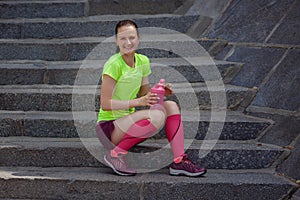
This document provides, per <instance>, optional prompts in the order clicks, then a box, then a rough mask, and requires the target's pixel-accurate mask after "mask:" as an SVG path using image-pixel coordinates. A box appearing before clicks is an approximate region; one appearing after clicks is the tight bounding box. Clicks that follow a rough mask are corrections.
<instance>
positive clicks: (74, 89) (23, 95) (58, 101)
mask: <svg viewBox="0 0 300 200" xmlns="http://www.w3.org/2000/svg"><path fill="white" fill-rule="evenodd" d="M206 84H207V83H206ZM206 84H205V83H192V84H189V83H174V84H172V88H173V90H174V94H172V95H170V96H169V97H168V99H169V100H173V101H175V102H177V103H178V104H179V106H180V107H181V108H182V109H185V110H187V109H195V108H199V107H200V108H201V109H210V108H211V107H212V106H213V107H215V108H223V107H226V105H227V107H228V108H232V109H236V108H238V107H239V106H240V105H242V104H245V103H247V102H248V101H249V98H248V97H249V96H252V95H253V94H255V91H254V90H251V89H248V88H243V87H237V86H233V85H225V86H224V85H223V86H222V85H217V84H215V83H214V82H212V83H210V86H209V87H207V85H206ZM99 93H100V88H99V86H68V85H60V86H58V85H27V86H24V85H16V86H2V87H0V106H1V108H2V110H14V111H18V110H21V111H30V110H32V111H71V110H73V111H93V110H97V109H99V107H100V96H99V95H100V94H99ZM212 98H220V99H218V101H214V102H213V103H212V101H211V99H212ZM28 102H31V103H30V104H28Z"/></svg>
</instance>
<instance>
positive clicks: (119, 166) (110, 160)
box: [104, 153, 136, 176]
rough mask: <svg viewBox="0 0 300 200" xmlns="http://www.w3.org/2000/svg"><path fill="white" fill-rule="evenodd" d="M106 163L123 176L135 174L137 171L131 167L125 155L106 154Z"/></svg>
mask: <svg viewBox="0 0 300 200" xmlns="http://www.w3.org/2000/svg"><path fill="white" fill-rule="evenodd" d="M104 161H105V162H106V164H107V165H108V166H109V167H110V168H112V170H114V172H115V173H116V174H118V175H121V176H134V175H136V171H135V170H134V169H131V168H130V167H129V166H128V165H127V163H126V162H125V160H124V157H123V156H120V157H112V156H111V155H110V153H109V154H108V155H106V156H104Z"/></svg>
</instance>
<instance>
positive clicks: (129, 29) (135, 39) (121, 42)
mask: <svg viewBox="0 0 300 200" xmlns="http://www.w3.org/2000/svg"><path fill="white" fill-rule="evenodd" d="M139 41H140V38H139V36H138V33H137V30H136V28H135V27H134V26H132V25H128V26H121V27H120V28H118V34H117V36H116V42H117V45H118V46H119V48H120V53H121V54H122V55H123V54H131V53H134V52H135V50H136V49H137V47H138V44H139Z"/></svg>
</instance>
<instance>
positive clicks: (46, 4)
mask: <svg viewBox="0 0 300 200" xmlns="http://www.w3.org/2000/svg"><path fill="white" fill-rule="evenodd" d="M85 6H86V1H85V0H75V1H74V0H73V1H32V2H26V1H4V2H0V18H2V19H13V18H51V17H82V16H84V15H85Z"/></svg>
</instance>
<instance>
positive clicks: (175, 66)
mask: <svg viewBox="0 0 300 200" xmlns="http://www.w3.org/2000/svg"><path fill="white" fill-rule="evenodd" d="M188 60H192V62H189V61H188ZM197 60H198V61H197ZM104 63H105V60H90V61H61V62H46V61H28V60H23V61H22V60H21V61H7V62H5V61H2V62H0V70H1V74H0V85H32V84H50V85H74V84H77V85H95V84H101V79H100V80H99V78H100V77H101V73H102V69H103V65H104ZM194 63H197V65H195V64H194ZM212 68H214V69H215V70H212ZM241 68H242V64H241V63H234V62H227V61H219V60H212V59H210V58H208V57H199V58H187V60H185V59H183V58H153V59H151V70H152V75H151V77H150V81H151V82H152V83H156V82H158V81H159V77H157V76H158V75H159V76H160V77H168V79H169V81H170V82H172V83H175V82H185V81H187V82H203V81H211V80H213V79H214V78H215V79H218V78H219V77H220V75H221V77H222V80H223V81H224V83H225V84H227V83H230V81H231V80H232V79H233V78H234V77H235V75H236V74H237V73H238V72H239V71H240V69H241ZM212 72H215V74H213V73H212ZM219 74H220V75H219ZM203 77H205V79H204V78H203ZM76 78H77V80H76ZM75 80H76V82H75Z"/></svg>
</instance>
